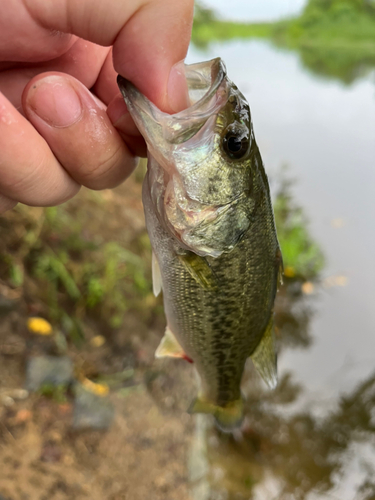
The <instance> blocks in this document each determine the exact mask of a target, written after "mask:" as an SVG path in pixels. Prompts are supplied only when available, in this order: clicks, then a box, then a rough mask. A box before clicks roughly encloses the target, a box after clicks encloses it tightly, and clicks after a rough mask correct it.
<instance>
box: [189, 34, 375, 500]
mask: <svg viewBox="0 0 375 500" xmlns="http://www.w3.org/2000/svg"><path fill="white" fill-rule="evenodd" d="M217 56H220V57H221V58H222V59H223V60H224V61H225V63H226V65H227V69H228V74H229V77H230V78H231V79H232V80H233V81H234V82H235V83H236V84H237V85H238V87H239V88H240V89H241V90H242V91H243V93H244V94H245V96H246V97H247V99H248V101H249V103H250V108H251V112H252V118H253V123H254V129H255V135H256V138H257V141H258V144H259V147H260V150H261V153H262V156H263V160H264V163H265V166H266V171H267V173H268V175H269V177H270V179H271V190H273V191H274V189H275V186H276V184H277V182H276V179H277V178H278V176H279V175H280V170H281V167H282V166H283V165H287V167H288V168H287V172H286V174H284V175H287V176H288V177H290V178H293V179H294V180H295V184H294V186H293V195H294V197H295V199H296V200H297V202H298V204H299V205H301V206H302V207H303V209H304V212H305V214H306V215H307V217H308V219H309V221H310V225H309V230H310V233H311V235H312V237H313V238H314V240H315V241H316V242H317V243H318V244H319V246H320V247H321V249H322V251H323V253H324V255H325V258H326V265H325V268H324V271H323V274H322V283H321V285H320V286H318V287H316V288H315V289H314V290H313V294H312V295H311V296H310V297H309V300H310V306H311V309H312V310H313V314H312V316H311V320H310V325H309V332H310V335H311V337H312V339H313V341H312V344H311V346H310V347H309V348H308V349H288V350H285V351H283V352H282V355H281V356H280V357H279V370H280V374H281V377H282V375H283V373H287V372H290V373H291V374H292V377H293V380H294V381H297V382H298V383H299V384H300V385H301V386H302V387H303V391H302V392H301V394H300V396H299V398H298V399H297V401H296V402H295V403H294V404H293V405H292V406H291V407H290V408H289V409H288V410H287V411H286V410H285V409H280V408H278V407H277V408H276V407H274V408H273V409H272V410H271V411H275V412H276V413H280V412H281V413H280V414H283V412H287V413H288V412H289V415H292V414H293V412H299V414H300V413H301V412H305V413H307V414H308V415H310V418H313V419H318V421H319V419H323V420H324V421H325V424H324V425H326V428H327V429H329V428H330V427H329V425H331V424H329V425H328V423H327V419H329V418H331V420H332V417H331V416H330V415H332V414H335V415H336V417H337V418H336V417H335V418H334V419H333V420H335V422H336V423H337V419H339V420H340V419H341V421H344V422H345V421H346V420H345V419H347V418H348V419H349V416H348V415H349V413H347V412H346V410H344V407H343V405H342V401H343V399H342V398H343V397H347V398H350V397H352V398H353V403H352V404H353V405H355V404H357V403H356V402H357V399H358V398H359V400H360V401H362V400H361V398H362V396H361V395H358V394H357V393H356V391H357V389H358V387H360V385H361V384H364V383H365V382H366V383H368V386H369V387H370V386H371V387H372V385H371V383H370V382H371V380H372V379H371V376H372V374H373V372H374V370H375V335H374V333H375V308H374V303H375V280H374V275H375V273H374V271H375V264H374V253H375V229H374V223H373V219H374V215H375V196H374V188H375V78H374V73H369V74H367V76H364V77H363V78H360V79H357V80H356V81H355V82H354V83H353V84H351V85H345V84H343V83H341V82H340V81H339V80H334V79H328V78H324V77H322V76H317V75H315V74H314V73H312V72H310V71H308V70H307V69H306V68H305V67H304V66H303V65H302V63H301V61H300V59H299V56H298V54H297V53H294V52H289V51H286V50H280V49H277V48H275V47H274V46H272V45H271V44H269V43H267V42H262V41H233V42H229V43H214V44H212V45H210V47H209V48H208V49H206V50H204V51H201V50H198V49H196V48H194V47H192V48H191V49H190V52H189V55H188V61H187V62H189V63H190V62H195V61H199V60H205V59H211V58H213V57H217ZM369 381H370V382H369ZM366 387H367V386H366ZM366 390H367V391H368V390H370V389H366ZM364 392H366V391H365V390H364ZM364 392H363V394H364ZM373 393H374V391H372V393H371V394H373ZM361 394H362V393H361ZM363 394H362V395H363ZM363 397H364V396H363ZM366 398H367V399H366ZM366 398H365V399H366V405H367V406H366V411H367V414H368V415H370V417H369V418H367V420H368V422H367V424H366V425H367V427H366V426H365V427H366V428H365V427H363V426H362V427H361V424H359V427H358V426H357V427H356V424H353V422H352V421H351V422H349V423H346V424H345V425H347V426H351V434H350V436H351V437H350V438H349V437H348V436H347V443H346V445H345V446H344V445H343V447H342V449H341V450H340V452H338V451H337V449H336V448H335V447H333V448H335V449H333V448H330V447H329V446H328V448H327V450H325V452H324V453H326V454H327V456H326V457H325V458H327V457H328V456H330V454H331V453H334V455H335V456H336V457H337V453H340V457H341V458H340V459H339V462H340V465H339V466H338V467H336V469H332V471H331V473H330V481H331V484H330V485H329V484H328V483H327V482H326V483H324V485H323V482H324V481H323V482H322V481H320V482H319V481H318V480H316V479H315V478H312V477H309V474H310V475H312V474H316V471H315V472H313V468H312V467H310V466H309V467H306V468H305V471H304V474H305V475H306V477H307V481H310V483H311V485H312V486H311V487H310V488H309V487H305V488H303V487H301V486H299V487H298V488H299V489H298V488H297V486H295V489H294V490H293V485H292V483H293V481H291V480H290V479H287V474H286V473H284V472H283V473H281V472H280V471H279V472H275V468H273V469H272V467H271V469H272V471H271V472H269V470H268V469H267V470H268V472H267V474H265V476H264V477H263V476H262V477H263V479H262V480H254V481H255V483H256V486H255V483H254V487H253V488H250V489H249V495H250V496H246V494H245V495H243V496H231V494H230V493H228V491H227V492H226V489H225V487H221V489H220V488H219V489H218V490H217V491H218V493H217V495H222V496H217V498H218V499H219V498H223V499H224V498H225V499H226V498H228V499H232V498H239V499H247V498H249V499H250V498H251V499H253V498H257V499H258V498H259V500H260V499H262V500H268V499H271V498H288V499H292V498H293V499H294V498H306V499H322V498H337V499H341V500H346V499H348V500H349V499H353V498H356V499H357V498H358V499H362V498H363V499H365V498H374V497H373V496H366V495H367V494H368V491H369V489H368V488H369V486H368V484H369V481H370V482H371V480H369V479H368V477H371V474H372V473H371V474H370V473H369V472H368V469H369V467H370V468H371V465H373V464H374V463H375V448H373V446H372V445H371V439H373V437H374V433H373V431H371V432H370V433H369V432H368V431H369V429H370V428H371V425H372V424H373V422H372V421H371V418H373V416H372V415H375V406H373V405H374V401H373V397H372V396H370V395H369V394H368V392H366ZM362 403H363V401H362ZM362 403H358V404H359V405H360V404H362ZM340 405H341V406H340ZM339 414H340V416H339ZM288 418H289V422H290V419H291V418H292V417H288ZM333 420H332V422H331V423H332V425H333ZM360 420H361V419H360V418H359V421H360ZM288 425H289V424H288ZM335 425H336V424H335ZM327 432H328V433H329V430H328V431H327ZM307 435H308V433H307ZM358 435H361V436H362V437H363V436H365V439H364V440H363V439H362V438H361V439H360V438H357V437H354V436H358ZM308 450H309V448H308V447H307V448H306V450H305V453H307V452H308ZM311 450H312V449H311ZM289 451H290V456H293V452H292V450H289ZM311 453H314V452H313V450H312V451H311ZM319 453H321V451H320V452H319ZM288 456H289V452H288ZM296 456H297V455H296ZM242 457H244V455H242ZM289 458H290V457H289ZM315 458H316V459H315V462H316V463H318V462H319V457H318V456H316V457H315ZM320 458H321V457H320ZM243 459H244V460H245V461H246V460H247V459H248V457H247V458H246V454H245V458H243ZM214 461H215V460H214ZM254 462H256V460H255V459H254ZM364 463H366V467H367V468H366V467H365V466H364V465H363V464H364ZM265 467H266V468H267V464H266V465H265ZM224 474H225V471H224ZM255 476H256V475H255ZM270 477H271V479H270ZM322 477H323V476H322ZM366 478H367V479H366ZM314 481H315V483H314ZM366 481H367V482H366ZM266 484H273V485H274V486H272V487H270V489H268V490H267V489H262V488H266ZM296 484H297V482H296ZM371 484H372V485H373V483H371ZM285 485H286V486H285ZM322 485H323V486H324V487H323V486H322ZM370 487H371V485H370ZM373 487H374V488H375V486H374V485H373ZM272 488H273V489H272ZM301 488H302V489H301ZM361 488H362V489H361ZM366 488H367V489H366ZM219 490H220V491H219ZM250 490H251V492H250ZM266 491H267V492H268V493H266ZM371 491H373V490H371ZM363 492H365V493H363ZM366 492H367V493H366ZM284 494H285V495H286V494H289V495H290V496H285V497H284V496H282V495H284ZM211 495H213V494H212V493H211ZM223 495H224V496H223ZM225 495H227V496H225ZM356 495H357V496H356ZM361 495H362V496H361ZM202 498H203V497H202ZM205 498H210V499H211V498H216V497H215V496H207V497H205Z"/></svg>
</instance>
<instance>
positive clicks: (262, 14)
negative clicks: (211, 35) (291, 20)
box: [201, 0, 307, 21]
mask: <svg viewBox="0 0 375 500" xmlns="http://www.w3.org/2000/svg"><path fill="white" fill-rule="evenodd" d="M306 1H307V0H202V2H201V3H202V4H204V5H206V6H207V7H210V8H213V9H214V10H215V11H216V12H217V13H218V14H220V16H222V17H224V18H225V19H235V20H238V21H268V20H275V19H280V18H282V17H288V16H291V15H295V14H298V13H299V12H300V11H301V9H302V7H303V6H304V5H305V4H306Z"/></svg>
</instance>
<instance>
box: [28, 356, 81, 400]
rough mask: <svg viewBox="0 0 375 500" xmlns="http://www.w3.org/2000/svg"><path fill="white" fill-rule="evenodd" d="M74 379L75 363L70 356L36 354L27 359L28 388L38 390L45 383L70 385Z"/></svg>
mask: <svg viewBox="0 0 375 500" xmlns="http://www.w3.org/2000/svg"><path fill="white" fill-rule="evenodd" d="M72 380H73V363H72V360H71V359H70V358H69V357H68V356H61V357H58V356H35V357H32V358H30V359H28V361H27V366H26V384H25V385H26V389H27V390H28V391H37V390H39V389H41V388H42V387H43V385H45V384H51V385H53V386H61V385H68V384H69V383H70V382H72Z"/></svg>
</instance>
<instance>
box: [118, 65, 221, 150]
mask: <svg viewBox="0 0 375 500" xmlns="http://www.w3.org/2000/svg"><path fill="white" fill-rule="evenodd" d="M185 74H186V80H187V86H188V92H189V98H190V102H191V106H189V107H188V108H187V109H184V110H183V111H180V112H179V113H175V114H172V115H170V114H168V113H164V112H162V111H161V110H160V109H159V108H157V107H156V106H155V104H153V103H152V102H151V101H150V100H149V99H147V97H145V96H144V95H143V94H142V93H141V92H140V91H139V90H138V89H137V88H136V87H135V86H134V85H133V84H132V83H131V82H129V81H128V80H126V79H125V78H123V77H122V76H120V75H119V76H118V77H117V83H118V86H119V88H120V91H121V93H122V95H123V97H124V100H125V102H126V105H127V108H128V110H129V112H130V114H131V116H132V118H133V120H134V122H135V124H136V125H137V127H138V129H139V131H140V132H141V134H142V135H143V137H144V139H145V141H146V143H147V146H148V148H149V150H150V151H151V153H152V155H153V156H155V157H158V156H159V155H160V154H161V155H162V157H163V158H164V159H165V158H166V157H167V156H168V153H170V152H171V150H173V148H174V147H176V146H177V145H178V144H181V143H184V142H186V141H188V140H189V139H190V138H191V137H193V136H194V135H195V134H196V133H197V132H198V131H199V130H200V129H201V128H202V127H203V125H204V124H205V123H206V122H207V120H208V119H209V118H210V117H212V116H213V115H214V114H216V113H217V112H218V111H219V110H220V108H222V106H223V104H225V102H226V100H227V98H228V90H227V79H226V68H225V65H224V63H223V61H222V60H221V59H220V58H216V59H212V60H210V61H205V62H201V63H196V64H185ZM159 158H160V156H159Z"/></svg>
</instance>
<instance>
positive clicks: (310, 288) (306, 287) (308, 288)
mask: <svg viewBox="0 0 375 500" xmlns="http://www.w3.org/2000/svg"><path fill="white" fill-rule="evenodd" d="M302 291H303V293H305V294H306V295H311V294H312V293H313V292H314V285H313V284H312V283H311V281H306V282H305V283H304V284H303V285H302Z"/></svg>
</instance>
